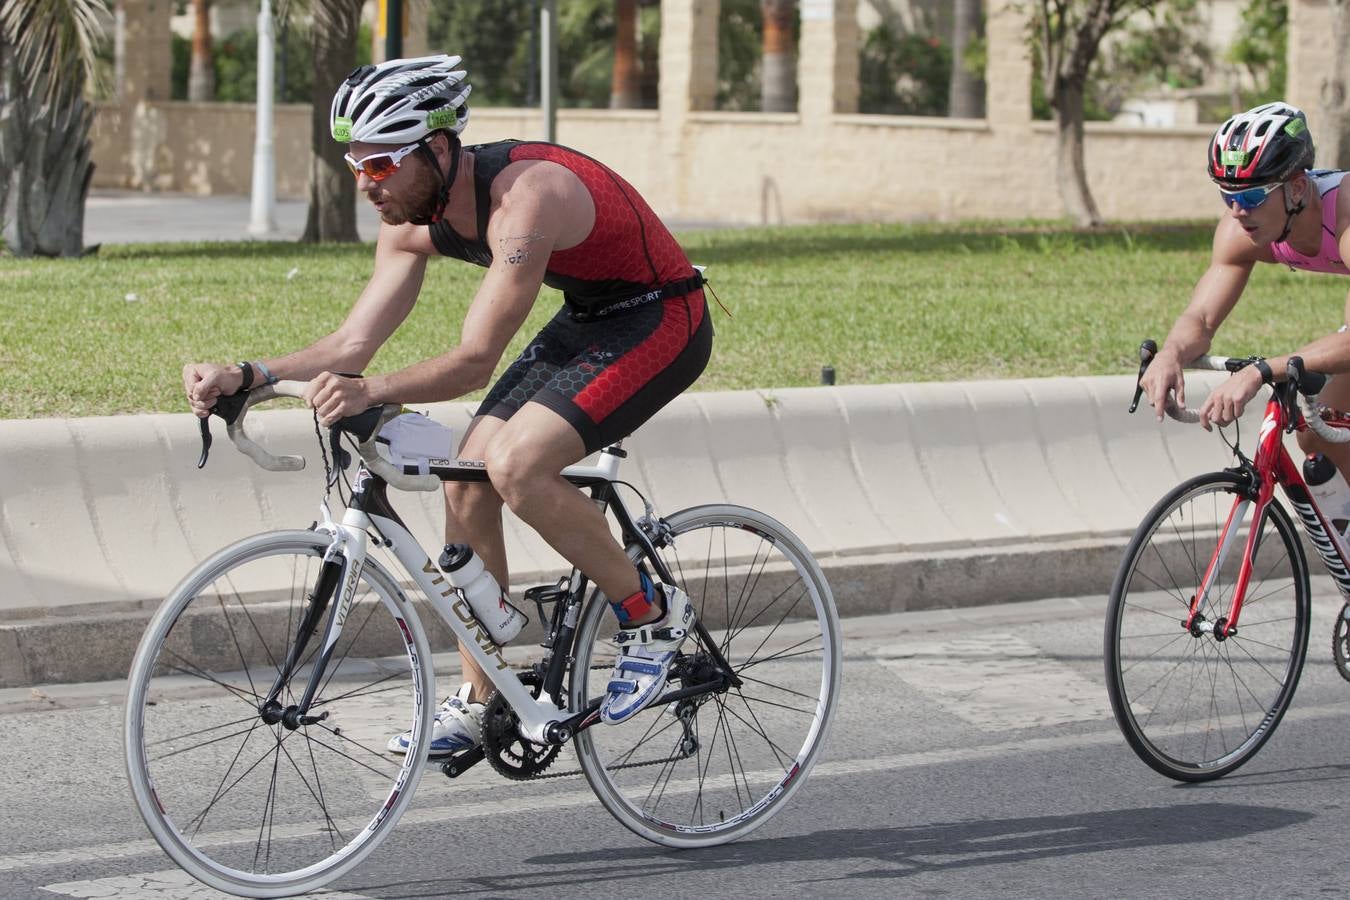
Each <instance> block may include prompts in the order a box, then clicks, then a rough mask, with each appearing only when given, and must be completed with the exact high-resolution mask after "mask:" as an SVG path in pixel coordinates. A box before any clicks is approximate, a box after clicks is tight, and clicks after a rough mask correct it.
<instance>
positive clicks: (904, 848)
mask: <svg viewBox="0 0 1350 900" xmlns="http://www.w3.org/2000/svg"><path fill="white" fill-rule="evenodd" d="M1311 817H1312V816H1311V814H1309V813H1304V812H1299V811H1295V810H1287V809H1280V808H1272V807H1262V806H1248V805H1241V804H1232V803H1201V804H1196V805H1194V806H1185V807H1181V808H1176V807H1155V808H1149V809H1122V810H1110V811H1104V812H1093V813H1084V814H1081V815H1069V816H1036V817H1031V818H1025V819H993V820H989V821H974V822H951V823H942V824H936V825H917V826H911V827H906V828H844V829H836V830H833V831H817V832H812V833H810V834H803V835H795V836H793V837H782V838H766V839H762V840H754V839H750V840H745V841H740V842H738V843H734V844H728V845H725V846H721V847H714V848H711V849H708V850H691V851H685V852H676V851H669V850H659V849H656V848H655V847H652V848H651V849H645V848H641V847H638V848H631V847H630V848H616V849H614V850H599V851H593V852H589V853H558V854H549V855H545V856H535V857H532V858H530V859H527V860H525V861H524V862H523V864H522V865H521V867H520V869H519V870H518V871H516V872H514V873H502V874H498V875H491V876H481V875H480V876H475V875H473V874H470V873H467V872H465V871H463V869H462V868H460V869H458V870H457V871H456V873H455V875H454V876H453V877H451V878H446V879H444V880H442V881H433V882H425V881H422V882H418V883H416V884H412V883H397V882H396V883H390V884H383V885H365V886H362V887H361V888H360V890H361V891H364V892H370V891H377V892H380V891H384V890H389V891H392V892H394V893H395V894H396V895H397V896H399V897H453V896H457V895H462V894H476V893H484V892H485V893H487V894H489V895H492V894H494V893H495V892H501V893H502V894H503V895H509V896H519V895H520V894H521V893H522V892H524V891H533V890H540V889H548V888H563V887H568V886H580V885H590V886H598V885H599V884H601V883H603V882H616V881H624V880H628V879H640V878H650V877H652V876H661V875H674V874H677V873H679V872H680V871H683V870H685V869H687V868H689V867H696V868H698V869H700V870H702V871H716V870H717V869H740V868H745V867H749V866H764V865H770V866H772V865H775V864H777V863H782V862H794V863H795V862H810V861H812V860H819V861H821V862H822V863H828V864H837V863H840V862H844V861H855V863H854V864H853V865H849V866H848V872H847V873H846V874H830V873H829V872H827V871H821V873H820V875H819V877H818V878H813V879H811V881H812V882H813V883H819V882H827V881H843V880H848V879H858V878H905V877H908V876H910V875H915V874H919V873H925V872H942V871H954V870H960V869H968V868H972V867H976V866H987V865H1001V864H1005V863H1013V862H1021V861H1028V860H1037V859H1047V858H1052V857H1060V856H1073V855H1076V854H1083V853H1101V852H1106V851H1111V850H1122V849H1134V848H1140V847H1151V846H1163V845H1165V846H1168V847H1173V848H1175V847H1177V846H1180V845H1185V844H1203V843H1209V842H1213V841H1225V840H1231V839H1233V838H1240V837H1245V836H1248V835H1253V834H1259V833H1261V832H1266V831H1273V830H1276V829H1279V828H1285V827H1287V826H1290V825H1295V824H1298V823H1301V822H1304V821H1306V820H1308V819H1310V818H1311ZM773 877H774V878H775V879H781V878H782V877H783V871H782V870H781V869H777V870H775V872H774V875H773Z"/></svg>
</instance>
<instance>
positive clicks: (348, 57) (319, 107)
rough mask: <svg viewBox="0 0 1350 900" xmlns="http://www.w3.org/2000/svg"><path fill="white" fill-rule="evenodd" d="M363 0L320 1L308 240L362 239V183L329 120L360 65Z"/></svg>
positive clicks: (316, 24)
mask: <svg viewBox="0 0 1350 900" xmlns="http://www.w3.org/2000/svg"><path fill="white" fill-rule="evenodd" d="M361 6H362V3H361V0H316V2H315V3H314V26H313V28H311V30H310V35H311V37H312V39H313V41H314V88H313V93H312V94H311V106H312V111H311V113H310V141H311V143H312V145H313V146H312V149H313V155H312V156H311V158H310V165H309V214H308V216H307V217H306V220H305V233H304V235H303V236H302V237H301V238H300V240H302V241H304V242H305V243H310V244H312V243H317V242H319V241H357V240H360V236H359V235H358V234H357V232H356V182H355V180H354V179H353V178H352V173H351V172H350V171H349V170H348V169H347V163H346V162H345V161H344V160H343V159H342V157H343V155H344V154H345V153H346V152H347V145H346V144H341V143H338V142H337V141H335V140H333V135H332V132H331V131H330V126H331V123H330V122H329V121H328V113H329V108H330V106H331V105H332V101H333V92H334V91H335V90H336V89H337V86H338V85H339V84H340V83H341V82H342V79H344V78H346V77H347V74H348V73H349V72H351V70H352V69H354V68H356V39H357V29H358V27H359V25H360V21H361Z"/></svg>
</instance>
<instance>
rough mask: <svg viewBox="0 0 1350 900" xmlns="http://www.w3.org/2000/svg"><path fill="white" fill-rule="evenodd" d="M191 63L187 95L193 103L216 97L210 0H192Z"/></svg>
mask: <svg viewBox="0 0 1350 900" xmlns="http://www.w3.org/2000/svg"><path fill="white" fill-rule="evenodd" d="M192 11H193V14H194V18H193V24H192V64H191V65H190V66H189V68H188V96H187V98H188V99H189V100H191V101H193V102H194V103H205V102H208V101H211V100H214V99H216V70H215V66H214V64H213V63H212V62H211V0H192Z"/></svg>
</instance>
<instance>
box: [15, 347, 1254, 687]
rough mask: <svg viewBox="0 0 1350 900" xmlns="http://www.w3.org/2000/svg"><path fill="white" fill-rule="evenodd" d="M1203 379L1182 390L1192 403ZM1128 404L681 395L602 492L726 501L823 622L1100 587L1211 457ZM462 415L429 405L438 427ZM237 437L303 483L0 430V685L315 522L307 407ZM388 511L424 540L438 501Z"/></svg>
mask: <svg viewBox="0 0 1350 900" xmlns="http://www.w3.org/2000/svg"><path fill="white" fill-rule="evenodd" d="M1219 377H1220V376H1217V375H1213V374H1210V373H1193V374H1192V376H1191V379H1190V384H1189V387H1190V397H1191V401H1192V403H1193V404H1196V403H1198V400H1199V397H1200V396H1202V395H1203V393H1204V392H1205V391H1206V390H1208V387H1209V386H1211V385H1212V384H1214V383H1216V381H1217V379H1218V378H1219ZM1132 389H1133V379H1132V378H1129V377H1097V378H1054V379H1030V380H1008V381H989V382H969V383H953V384H941V383H925V384H899V385H865V386H849V387H834V388H792V389H783V390H774V391H744V392H728V393H694V394H688V395H686V396H684V397H681V398H679V399H678V400H677V401H676V402H674V403H672V404H671V405H670V406H669V407H668V408H667V409H665V410H663V411H662V413H661V414H660V415H659V416H657V418H656V419H654V420H653V421H652V422H651V423H650V424H648V425H647V426H646V427H644V428H643V430H642V431H641V432H640V433H639V434H637V435H635V436H634V437H633V438H631V439H630V440H629V441H628V442H627V443H626V444H625V446H626V448H627V449H628V450H630V458H629V459H628V460H626V461H625V463H624V466H623V469H622V471H621V475H622V477H624V478H625V479H627V480H628V481H630V482H632V483H633V484H634V485H636V486H637V487H638V488H639V489H641V490H642V491H643V493H645V494H646V495H647V496H648V497H649V498H650V499H651V500H652V501H653V503H654V504H655V505H656V508H657V509H658V510H660V511H662V512H666V513H669V512H674V511H675V510H678V509H681V508H684V507H686V506H691V505H696V504H700V503H707V502H719V501H726V502H732V503H740V504H744V505H747V506H751V507H755V508H758V509H760V510H762V511H764V512H766V513H768V514H770V515H772V516H774V517H775V518H777V519H779V520H780V521H781V522H783V523H784V524H785V525H787V526H788V527H789V528H791V529H792V530H793V531H795V532H796V533H797V534H798V535H799V536H800V537H801V538H802V539H803V541H804V542H805V543H806V544H807V546H809V547H811V548H812V549H813V551H814V552H815V553H816V554H817V556H818V558H819V559H820V560H821V563H822V566H823V567H824V569H825V571H826V574H827V575H828V576H829V579H830V582H831V585H832V588H833V590H834V593H835V597H836V599H837V601H838V603H839V607H840V610H841V612H842V613H844V614H849V615H859V614H865V613H881V612H894V611H901V610H910V609H925V608H935V607H958V606H967V605H972V604H980V603H989V602H994V601H999V600H1024V599H1033V598H1039V597H1049V596H1066V595H1074V594H1088V593H1095V592H1103V591H1105V590H1106V589H1107V588H1108V587H1109V583H1110V579H1111V577H1112V575H1113V573H1114V569H1115V567H1116V565H1117V564H1118V562H1119V558H1120V553H1121V549H1122V548H1123V546H1124V543H1125V542H1126V541H1127V540H1128V537H1129V535H1130V534H1131V533H1132V532H1133V530H1134V527H1135V526H1136V525H1137V524H1138V522H1139V519H1140V518H1141V517H1142V516H1143V514H1144V512H1145V511H1146V510H1147V509H1148V508H1149V506H1151V505H1152V503H1153V502H1154V501H1156V500H1157V499H1158V497H1160V496H1161V495H1162V494H1163V493H1165V492H1166V491H1167V490H1169V489H1170V488H1171V487H1173V486H1174V485H1175V484H1177V483H1178V482H1179V481H1181V480H1182V479H1183V478H1185V477H1188V476H1190V475H1194V474H1198V473H1200V472H1204V471H1210V470H1213V469H1216V468H1220V467H1222V466H1225V465H1228V464H1229V462H1230V460H1231V454H1230V453H1229V452H1228V450H1227V448H1226V447H1225V446H1224V445H1223V443H1222V442H1221V441H1220V439H1219V438H1218V437H1217V436H1216V435H1214V434H1209V433H1206V432H1204V431H1202V430H1201V429H1198V428H1188V427H1183V426H1180V425H1177V424H1175V423H1170V422H1169V423H1167V424H1165V425H1159V424H1158V423H1157V422H1155V421H1154V420H1153V418H1152V416H1151V415H1149V413H1148V411H1147V410H1144V411H1143V412H1141V413H1139V414H1136V415H1135V416H1129V415H1126V414H1125V409H1126V406H1127V405H1128V402H1129V399H1130V394H1131V391H1132ZM470 410H471V407H470V406H469V405H467V404H463V403H444V404H434V405H432V406H431V407H430V411H431V413H432V415H433V416H434V417H435V418H437V419H438V420H439V421H442V422H447V423H450V424H451V425H453V426H454V427H456V428H462V427H463V426H464V425H465V424H466V423H467V422H468V419H469V415H470ZM1260 415H1261V409H1260V406H1259V405H1257V406H1255V407H1253V408H1252V409H1250V410H1249V411H1248V414H1247V415H1246V416H1245V417H1244V434H1246V435H1255V433H1256V425H1257V423H1258V422H1259V418H1260ZM250 424H251V425H252V426H254V427H253V428H252V429H251V430H252V431H253V433H254V434H255V435H256V436H257V437H258V439H259V440H261V441H262V442H263V443H264V444H265V445H267V446H269V447H272V448H273V449H274V450H276V452H283V453H301V454H303V455H306V456H308V457H310V458H311V468H310V469H309V470H307V471H306V472H304V473H300V474H278V473H271V472H265V471H263V470H261V469H258V468H257V467H256V466H254V465H253V464H252V463H251V462H250V461H248V460H247V459H246V458H244V457H243V456H242V455H241V454H238V453H236V452H234V450H233V448H232V447H230V446H229V445H228V443H226V442H225V441H224V439H223V434H221V435H219V437H218V440H217V443H216V448H215V450H214V452H213V454H212V458H211V462H210V464H209V466H208V468H207V469H206V470H205V471H204V472H199V471H197V469H196V468H195V461H196V457H197V437H196V427H195V423H194V420H193V419H192V418H191V417H190V416H188V415H186V414H182V415H147V416H125V417H108V418H92V419H72V420H57V419H48V420H33V421H12V420H11V421H0V687H12V686H19V685H29V684H37V683H54V682H68V681H94V680H100V679H105V678H116V677H120V676H121V675H123V674H124V673H125V672H126V670H127V667H128V665H129V662H130V659H131V655H132V653H133V652H134V649H135V645H136V643H137V641H138V640H139V637H140V633H141V631H142V629H143V628H144V624H145V621H146V619H147V618H148V616H149V614H150V611H151V610H152V609H153V608H154V606H155V605H157V603H158V601H159V599H160V598H162V597H163V596H164V595H165V594H166V593H167V592H168V591H169V590H170V589H171V588H172V587H173V585H174V583H175V582H176V581H177V580H178V578H179V577H181V576H182V575H183V574H184V573H186V572H187V571H188V570H189V569H190V568H191V567H192V566H193V565H194V564H195V563H196V562H197V561H199V560H201V559H203V558H205V557H206V556H207V555H209V554H210V553H212V552H214V551H215V550H217V549H219V548H220V547H221V546H223V545H225V544H227V543H230V542H232V541H234V540H237V539H239V538H242V537H244V536H246V535H248V534H252V533H255V532H257V531H261V530H266V529H274V528H293V527H303V526H305V525H308V524H309V523H310V522H311V521H313V520H314V519H315V518H316V517H317V515H318V512H317V509H318V500H319V498H320V497H321V496H322V487H321V481H322V475H321V471H320V472H316V471H315V469H316V468H317V463H318V460H317V454H315V453H314V452H313V445H314V442H315V438H314V426H313V421H312V419H311V417H310V415H309V413H308V412H307V411H304V410H294V409H293V410H271V411H260V412H258V413H256V414H255V415H254V416H253V417H251V418H250ZM1248 429H1250V430H1248ZM217 431H218V432H220V431H222V429H220V428H219V427H217ZM396 504H397V505H398V507H399V509H400V512H401V513H402V515H403V517H404V519H405V521H406V522H407V524H408V525H409V527H410V528H411V530H412V531H413V533H414V535H415V536H417V538H418V539H419V540H421V541H422V542H423V543H424V546H427V547H428V548H431V547H435V546H438V545H439V543H440V540H441V538H440V530H441V520H442V515H443V513H442V510H441V501H440V498H439V495H438V494H418V495H404V496H400V497H398V498H397V499H396ZM506 532H507V540H508V545H509V552H510V556H511V560H512V566H513V581H514V586H515V588H516V589H517V592H518V591H519V590H520V589H523V588H524V587H528V586H530V585H531V584H535V583H542V582H545V581H551V580H552V579H553V578H554V577H556V575H557V574H558V573H559V572H560V571H562V570H563V569H565V565H564V564H563V562H562V560H561V559H560V558H559V557H558V556H557V555H556V554H555V553H554V552H553V551H552V549H551V548H549V547H548V546H547V545H546V544H544V542H543V541H542V540H541V539H540V538H539V537H538V536H537V535H535V534H533V532H531V531H530V530H529V529H528V528H525V527H524V526H523V525H522V524H521V523H520V522H518V521H516V520H514V519H513V518H511V517H509V516H508V522H507V526H506ZM423 618H424V620H425V619H428V618H430V616H429V615H428V616H424V617H423Z"/></svg>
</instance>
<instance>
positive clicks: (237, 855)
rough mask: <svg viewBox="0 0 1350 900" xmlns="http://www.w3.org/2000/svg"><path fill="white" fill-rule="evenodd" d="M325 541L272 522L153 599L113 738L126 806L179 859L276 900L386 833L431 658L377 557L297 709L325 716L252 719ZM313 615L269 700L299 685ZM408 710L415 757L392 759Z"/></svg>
mask: <svg viewBox="0 0 1350 900" xmlns="http://www.w3.org/2000/svg"><path fill="white" fill-rule="evenodd" d="M328 544H329V537H328V535H326V534H324V533H320V532H314V531H281V532H271V533H266V534H260V535H256V536H254V537H251V538H247V539H245V540H242V541H239V542H238V543H235V544H233V545H231V546H229V547H226V548H225V549H223V550H221V551H220V552H218V553H216V554H215V555H214V556H212V557H211V558H210V559H208V560H206V561H205V562H203V563H202V564H200V565H199V566H198V567H197V568H196V569H194V570H193V571H192V572H191V573H189V574H188V576H187V577H186V578H184V579H183V581H182V582H180V583H179V585H178V586H177V587H176V588H175V589H174V590H173V592H172V593H171V594H169V596H168V597H167V598H166V599H165V600H164V602H163V603H162V604H161V606H160V608H159V610H158V611H157V612H156V613H155V615H154V616H153V617H152V619H151V620H150V624H149V625H148V627H147V629H146V631H145V634H144V636H143V637H142V639H141V643H140V646H139V648H138V649H137V652H136V657H135V659H134V661H133V663H132V667H131V672H130V675H129V678H128V688H127V705H126V720H125V730H124V735H125V752H126V765H127V775H128V777H129V779H130V782H131V788H132V794H133V796H134V797H135V800H136V806H137V808H138V809H139V810H140V813H141V816H142V817H143V818H144V819H145V823H146V825H147V826H148V827H149V829H150V832H151V834H152V835H153V836H154V838H155V840H156V841H157V842H158V843H159V844H160V846H161V847H163V848H164V850H165V852H167V853H168V854H169V856H170V857H171V858H173V860H174V861H175V862H177V863H178V865H180V866H181V867H182V868H183V869H184V870H186V871H187V872H188V873H189V874H191V875H193V876H194V877H196V878H197V879H199V880H200V881H202V882H204V883H205V884H208V885H210V886H212V887H214V888H217V889H219V890H222V891H227V892H230V893H235V894H239V895H243V896H248V897H280V896H290V895H293V894H296V893H301V892H304V891H308V890H312V889H314V888H317V887H319V886H321V885H324V884H327V883H328V882H330V881H332V880H333V879H334V878H337V877H339V876H340V875H342V874H343V873H344V872H347V871H348V870H350V869H351V868H352V867H354V866H356V865H357V864H358V863H360V862H361V860H363V859H365V858H366V856H368V855H369V854H370V852H371V851H373V850H374V849H375V847H376V846H377V845H378V844H379V843H380V841H382V840H383V839H384V837H385V836H386V835H387V834H388V833H389V832H390V831H391V830H392V829H393V827H394V824H395V823H396V822H397V821H398V818H399V816H401V815H402V813H403V811H404V809H405V808H406V807H407V805H408V802H409V801H410V800H411V798H412V796H413V792H414V791H415V789H416V787H417V784H418V782H419V781H420V779H421V776H422V772H423V759H424V758H425V748H426V746H427V743H428V740H429V735H430V732H431V725H432V715H433V714H432V710H431V707H432V703H433V694H432V691H433V684H434V682H433V680H432V672H431V669H430V660H431V654H430V651H429V648H428V644H427V639H426V636H425V634H424V632H423V630H422V625H421V622H420V621H419V619H418V617H417V614H416V612H415V611H414V609H413V607H412V604H411V603H410V602H409V600H408V598H407V597H406V596H405V595H404V594H403V592H402V591H401V590H400V589H399V587H398V586H397V584H396V582H395V581H394V580H393V579H392V578H391V577H390V576H389V574H388V573H387V571H386V570H385V569H384V568H383V567H381V566H380V565H379V563H378V562H377V561H376V560H374V559H368V560H367V562H366V565H365V567H364V569H363V571H362V574H361V581H360V583H358V584H355V585H353V586H352V587H351V591H352V594H351V604H350V606H349V607H348V611H347V613H346V617H345V624H344V627H343V631H342V635H341V638H340V640H339V641H338V643H337V644H336V645H335V647H334V653H333V655H332V657H331V659H330V661H329V662H328V664H327V667H326V669H325V674H324V680H323V682H322V685H321V687H320V688H319V690H318V692H317V693H316V694H315V697H314V704H313V706H312V707H311V710H310V712H311V713H313V714H315V715H319V714H322V713H327V714H328V717H327V718H326V719H325V720H323V721H321V722H317V723H313V724H310V725H302V726H299V727H298V728H296V729H295V730H290V729H288V728H286V727H285V726H284V724H282V723H277V724H271V725H269V724H267V723H266V722H265V721H264V720H263V718H262V716H261V715H260V713H259V705H260V701H261V699H263V698H264V697H265V696H266V694H267V692H268V691H269V689H270V688H271V686H272V685H273V683H274V682H275V680H276V678H277V676H278V673H279V672H280V669H281V661H282V660H284V659H285V654H286V652H287V651H288V650H289V648H290V646H291V641H292V640H293V637H294V635H295V633H296V631H297V629H298V626H299V615H298V612H299V609H300V607H301V606H302V605H303V603H304V598H305V596H306V595H307V594H306V592H308V591H310V590H311V589H312V588H313V586H314V584H315V576H316V574H317V572H318V571H319V568H320V564H321V562H322V558H323V554H324V551H325V550H326V549H327V547H328ZM341 590H342V591H343V594H344V595H345V592H346V590H347V586H345V585H344V586H342V588H341ZM324 622H326V616H325V618H324V621H321V622H320V623H319V626H318V631H317V633H316V634H315V636H314V638H313V639H312V640H311V641H310V642H309V644H308V646H307V649H306V654H307V656H306V658H305V659H303V660H302V665H301V667H300V669H299V670H297V672H296V673H295V675H293V676H292V679H291V684H292V685H293V687H294V689H293V690H292V688H291V687H290V686H288V687H287V689H286V691H284V692H283V693H282V695H281V696H280V698H279V699H280V702H281V703H282V704H283V705H286V704H293V703H295V702H297V699H298V697H299V696H300V695H301V694H302V692H303V691H304V689H305V687H306V685H307V684H308V681H309V673H310V671H311V670H312V669H311V666H312V663H313V661H314V658H315V656H314V654H315V653H316V652H317V651H318V649H319V646H320V645H321V644H322V643H323V634H324V632H323V625H324ZM409 719H411V722H412V725H413V731H414V735H413V741H412V749H411V752H409V753H407V754H406V755H403V756H401V757H397V758H396V757H395V755H394V754H391V753H388V752H387V750H386V746H385V745H386V742H387V741H388V739H389V737H390V736H391V734H393V733H397V732H400V731H403V730H404V729H406V728H407V727H408V725H409Z"/></svg>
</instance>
